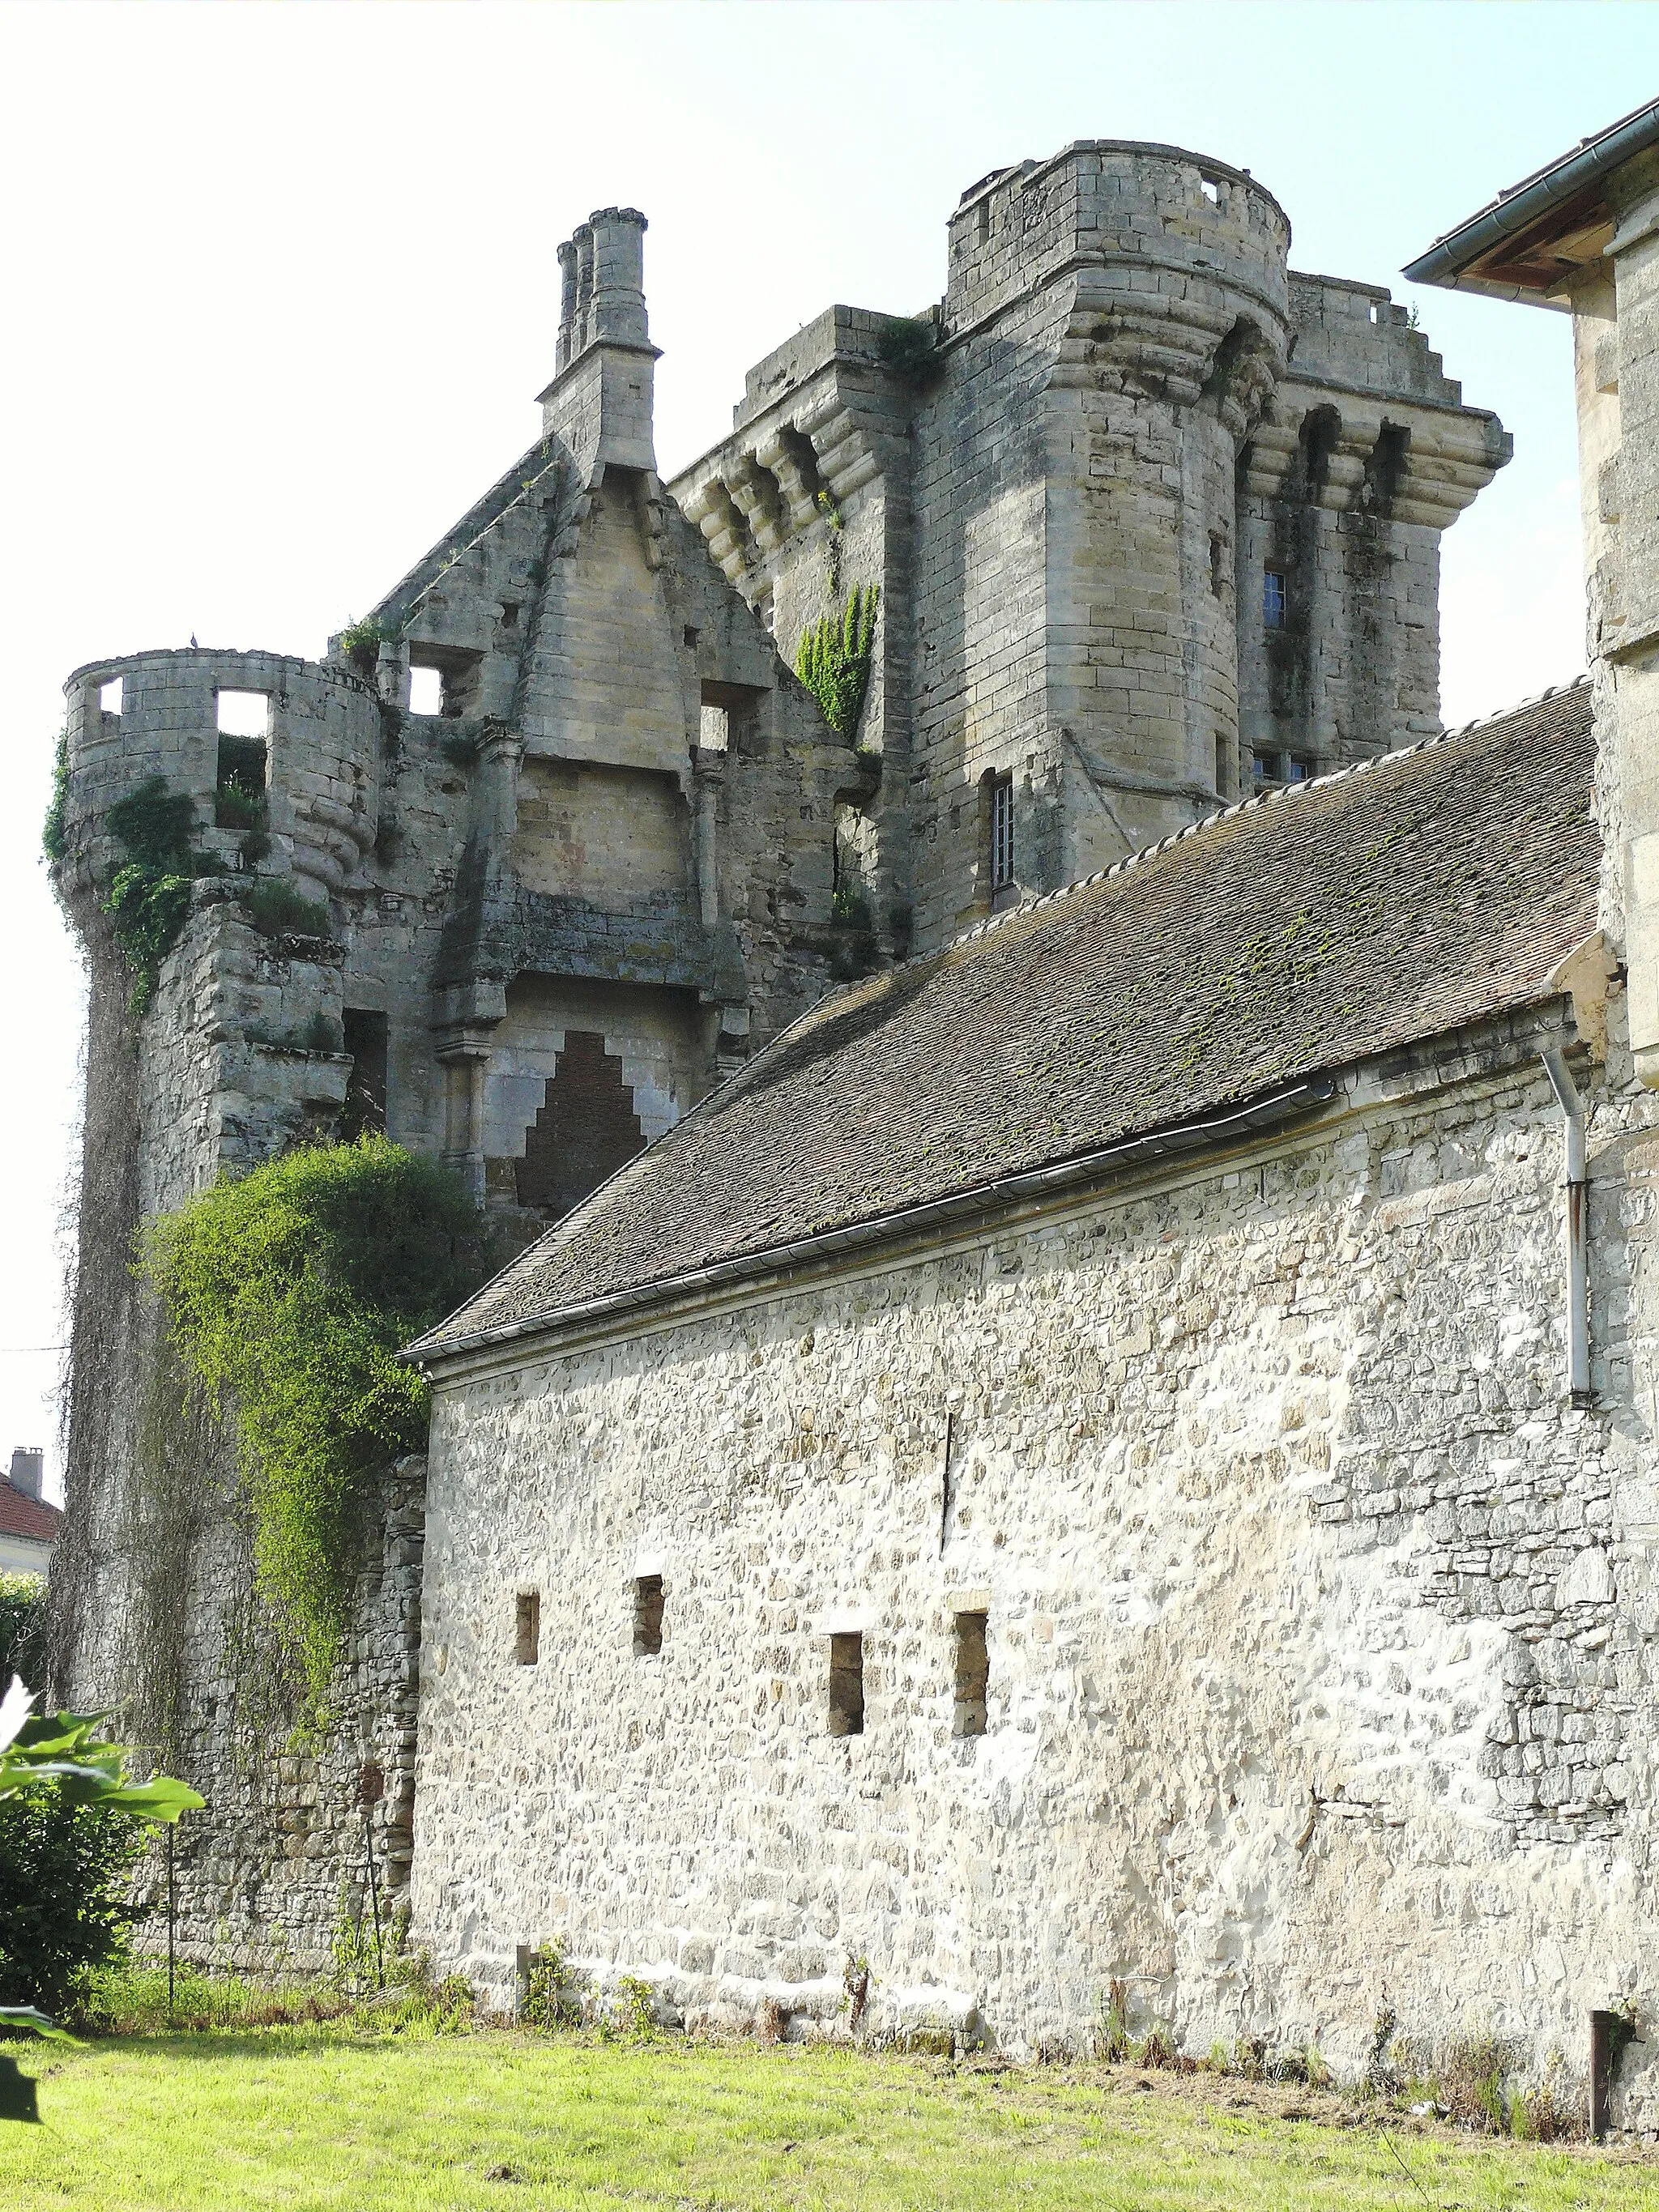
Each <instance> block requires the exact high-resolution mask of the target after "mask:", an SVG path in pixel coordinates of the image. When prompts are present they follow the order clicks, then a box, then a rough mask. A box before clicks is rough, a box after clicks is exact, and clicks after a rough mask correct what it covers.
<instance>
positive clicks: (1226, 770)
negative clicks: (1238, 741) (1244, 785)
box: [1215, 730, 1234, 799]
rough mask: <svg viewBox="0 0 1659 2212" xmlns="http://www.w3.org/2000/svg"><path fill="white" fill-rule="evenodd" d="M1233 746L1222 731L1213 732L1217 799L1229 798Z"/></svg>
mask: <svg viewBox="0 0 1659 2212" xmlns="http://www.w3.org/2000/svg"><path fill="white" fill-rule="evenodd" d="M1233 759H1234V754H1233V748H1232V746H1231V744H1230V743H1229V741H1228V739H1227V737H1226V734H1225V732H1224V731H1221V730H1218V731H1217V732H1216V733H1215V791H1216V797H1217V798H1218V799H1231V796H1232V787H1233Z"/></svg>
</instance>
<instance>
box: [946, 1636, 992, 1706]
mask: <svg viewBox="0 0 1659 2212" xmlns="http://www.w3.org/2000/svg"><path fill="white" fill-rule="evenodd" d="M989 1618H990V1616H989V1615H988V1614H987V1613H957V1616H956V1630H957V1695H956V1709H955V1712H954V1714H953V1716H952V1729H951V1732H952V1734H953V1735H984V1733H985V1691H986V1686H987V1683H988V1682H989V1680H990V1678H991V1661H990V1656H989V1654H988V1652H987V1649H986V1642H985V1631H986V1626H987V1621H988V1620H989Z"/></svg>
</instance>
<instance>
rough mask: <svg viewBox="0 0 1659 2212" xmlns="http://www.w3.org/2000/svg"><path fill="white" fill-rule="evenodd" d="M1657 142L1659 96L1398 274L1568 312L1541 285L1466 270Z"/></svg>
mask: <svg viewBox="0 0 1659 2212" xmlns="http://www.w3.org/2000/svg"><path fill="white" fill-rule="evenodd" d="M1656 145H1659V100H1650V102H1649V103H1648V105H1647V106H1645V107H1640V108H1638V109H1637V110H1636V112H1634V113H1633V114H1632V115H1627V116H1626V117H1625V118H1623V120H1622V121H1620V122H1619V123H1615V124H1613V125H1612V126H1611V128H1610V129H1608V130H1607V131H1603V132H1602V133H1601V136H1600V137H1597V138H1593V139H1591V140H1590V141H1589V143H1587V144H1585V145H1582V146H1576V147H1574V149H1572V151H1571V153H1570V154H1564V155H1562V156H1561V158H1560V159H1559V161H1552V162H1551V164H1550V165H1549V167H1547V168H1546V169H1541V170H1540V171H1539V172H1538V173H1537V175H1536V176H1534V177H1529V178H1528V179H1527V180H1526V181H1525V182H1524V183H1523V184H1520V185H1516V188H1515V190H1514V191H1512V192H1510V194H1509V195H1508V197H1506V198H1504V199H1501V200H1500V201H1499V202H1498V204H1497V205H1496V206H1495V207H1490V208H1483V209H1482V210H1481V211H1480V214H1479V215H1475V216H1470V217H1469V219H1468V222H1464V223H1460V224H1459V226H1458V228H1456V229H1455V230H1450V231H1448V232H1447V233H1446V234H1445V236H1444V237H1443V238H1438V239H1437V240H1435V242H1434V244H1433V245H1432V246H1431V247H1430V248H1429V250H1428V252H1426V253H1423V254H1419V256H1418V258H1417V259H1416V260H1415V261H1412V262H1408V263H1407V265H1406V267H1405V269H1404V270H1402V271H1401V274H1402V275H1403V276H1405V278H1406V281H1407V283H1411V284H1436V285H1438V286H1439V287H1440V288H1441V289H1442V290H1443V291H1448V292H1484V293H1486V294H1487V295H1489V296H1492V297H1495V298H1498V299H1507V300H1517V301H1522V303H1523V304H1524V305H1526V306H1528V307H1555V308H1559V309H1562V310H1565V311H1567V312H1571V308H1570V303H1569V302H1568V301H1565V300H1562V299H1558V298H1555V297H1553V296H1552V295H1551V294H1550V293H1549V292H1547V291H1546V290H1544V289H1542V288H1538V289H1533V288H1530V287H1528V286H1525V285H1519V284H1517V285H1513V286H1507V285H1503V284H1499V283H1492V282H1491V281H1489V280H1487V279H1485V278H1482V277H1480V276H1469V275H1468V274H1466V273H1465V272H1466V271H1467V270H1468V269H1469V268H1470V266H1471V264H1473V263H1474V262H1476V261H1478V260H1480V258H1482V256H1484V255H1486V254H1488V253H1490V252H1492V249H1493V247H1494V246H1500V245H1502V244H1503V243H1504V240H1507V239H1512V238H1516V237H1519V236H1520V234H1522V232H1523V231H1525V230H1527V229H1528V228H1531V226H1532V225H1533V224H1534V223H1535V222H1538V221H1539V219H1540V218H1541V216H1546V215H1547V214H1549V213H1550V212H1551V211H1552V210H1553V209H1555V208H1558V207H1559V206H1560V205H1561V204H1562V203H1563V202H1564V201H1566V200H1570V199H1572V198H1574V197H1577V195H1578V194H1580V193H1582V192H1583V191H1586V190H1588V189H1590V188H1592V187H1593V186H1594V185H1596V184H1597V183H1599V182H1600V181H1601V179H1603V178H1606V177H1609V176H1611V175H1612V174H1613V172H1614V171H1615V170H1616V169H1619V168H1622V167H1623V166H1624V165H1625V163H1626V162H1627V161H1633V160H1634V159H1635V157H1636V156H1637V155H1638V154H1643V153H1645V152H1646V151H1647V150H1648V149H1649V148H1650V147H1652V146H1656Z"/></svg>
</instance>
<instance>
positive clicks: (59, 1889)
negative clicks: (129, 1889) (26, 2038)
mask: <svg viewBox="0 0 1659 2212" xmlns="http://www.w3.org/2000/svg"><path fill="white" fill-rule="evenodd" d="M143 1849H144V1832H143V1826H142V1825H141V1824H140V1823H139V1822H138V1821H137V1820H133V1819H132V1818H131V1816H130V1815H128V1814H125V1813H122V1812H119V1811H118V1810H116V1809H114V1808H112V1807H110V1806H106V1805H96V1804H94V1805H77V1804H74V1803H72V1802H70V1799H69V1797H68V1796H67V1795H66V1793H65V1790H64V1784H62V1783H59V1782H54V1783H51V1784H46V1786H45V1787H43V1788H40V1789H37V1790H25V1791H20V1792H19V1793H18V1794H17V1795H16V1796H10V1797H3V1798H0V2004H8V2005H40V2006H44V2008H46V2011H48V2012H52V2013H55V2012H58V2011H61V2010H62V2009H63V2008H64V2006H65V2005H66V2004H68V2003H70V2002H72V2001H73V1999H74V1998H75V1996H76V1994H77V1992H78V1991H79V1990H80V1989H81V1987H82V1984H83V1982H84V1979H85V1978H86V1976H87V1975H88V1973H89V1972H91V1971H92V1970H93V1969H94V1967H98V1966H108V1965H110V1964H111V1963H112V1961H114V1960H118V1959H121V1958H123V1957H125V1954H126V1950H127V1943H128V1936H129V1931H130V1930H131V1927H132V1925H133V1923H135V1921H137V1920H139V1919H141V1918H142V1917H143V1914H142V1912H140V1911H137V1910H135V1909H134V1907H132V1906H131V1905H129V1904H128V1903H127V1899H126V1877H127V1875H128V1872H129V1871H130V1869H131V1867H132V1865H133V1863H134V1861H135V1860H137V1859H138V1858H139V1857H142V1856H143Z"/></svg>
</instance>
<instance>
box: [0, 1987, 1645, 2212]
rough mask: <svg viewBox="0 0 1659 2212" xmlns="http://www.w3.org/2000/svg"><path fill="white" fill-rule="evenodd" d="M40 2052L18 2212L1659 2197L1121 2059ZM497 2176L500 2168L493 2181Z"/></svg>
mask: <svg viewBox="0 0 1659 2212" xmlns="http://www.w3.org/2000/svg"><path fill="white" fill-rule="evenodd" d="M11 2047H12V2049H13V2050H14V2051H18V2050H20V2049H21V2046H19V2045H12V2046H11ZM25 2056H26V2057H27V2067H28V2070H31V2071H33V2072H35V2073H36V2074H38V2075H40V2112H41V2118H42V2121H43V2122H44V2124H43V2125H41V2126H40V2127H29V2126H26V2125H23V2124H16V2123H11V2124H4V2125H3V2126H0V2206H3V2207H5V2208H6V2212H13V2208H21V2209H22V2212H34V2208H45V2207H47V2206H50V2207H52V2208H64V2207H67V2208H71V2212H73V2208H86V2212H94V2208H95V2212H139V2209H140V2208H142V2212H181V2208H185V2207H188V2208H191V2212H197V2208H201V2212H215V2208H219V2207H231V2206H234V2207H237V2208H242V2207H265V2206H270V2207H273V2208H274V2207H277V2206H281V2207H283V2208H284V2212H313V2208H315V2212H321V2208H325V2207H326V2208H330V2212H332V2208H336V2207H338V2208H341V2212H392V2208H398V2212H403V2208H405V2207H407V2208H410V2212H413V2209H414V2208H416V2207H418V2208H420V2212H459V2208H467V2209H468V2212H471V2208H473V2207H490V2208H501V2212H517V2209H518V2208H520V2207H525V2208H527V2207H554V2206H556V2207H560V2208H565V2207H570V2208H574V2207H599V2206H611V2205H617V2204H634V2205H660V2206H663V2207H669V2208H691V2207H696V2208H713V2207H721V2208H724V2207H742V2208H744V2212H750V2208H753V2212H783V2208H794V2207H799V2208H803V2212H805V2208H811V2212H819V2208H823V2212H829V2208H831V2207H834V2208H836V2212H888V2208H895V2212H896V2208H899V2207H904V2208H912V2207H916V2208H920V2207H933V2206H951V2207H957V2206H961V2207H966V2208H981V2207H983V2208H986V2209H987V2212H989V2208H991V2207H993V2206H995V2207H998V2208H1001V2207H1004V2206H1006V2205H1011V2204H1012V2205H1017V2206H1021V2207H1024V2206H1030V2207H1033V2208H1053V2212H1060V2208H1062V2207H1064V2208H1066V2212H1071V2208H1074V2207H1078V2206H1102V2207H1108V2206H1109V2207H1113V2208H1121V2212H1130V2208H1133V2212H1166V2209H1167V2212H1175V2208H1181V2212H1187V2208H1189V2207H1190V2208H1193V2212H1198V2208H1210V2207H1215V2206H1227V2207H1240V2208H1261V2212H1303V2208H1312V2207H1318V2208H1321V2209H1323V2208H1325V2207H1330V2208H1333V2212H1334V2208H1337V2207H1341V2208H1343V2212H1351V2208H1358V2207H1366V2206H1373V2205H1374V2206H1378V2207H1383V2206H1387V2207H1397V2206H1401V2205H1416V2206H1421V2205H1422V2204H1423V2203H1425V2202H1426V2203H1429V2204H1431V2205H1435V2206H1441V2207H1445V2208H1450V2207H1453V2206H1456V2207H1460V2208H1475V2207H1479V2208H1483V2212H1484V2208H1487V2207H1492V2208H1500V2207H1501V2208H1504V2212H1522V2208H1525V2212H1556V2208H1565V2207H1570V2206H1595V2207H1598V2208H1599V2207H1603V2206H1605V2207H1609V2208H1615V2207H1624V2206H1637V2205H1649V2206H1650V2205H1653V2204H1655V2203H1659V2167H1656V2166H1654V2165H1651V2164H1645V2163H1634V2162H1628V2161H1623V2162H1621V2161H1620V2160H1617V2159H1616V2158H1613V2157H1610V2156H1608V2155H1607V2154H1604V2153H1599V2152H1595V2151H1591V2150H1587V2149H1583V2148H1574V2149H1563V2148H1547V2149H1540V2148H1530V2147H1528V2146H1525V2145H1515V2144H1505V2143H1501V2142H1481V2141H1479V2140H1476V2139H1474V2138H1455V2137H1452V2136H1449V2135H1448V2134H1447V2133H1446V2132H1445V2131H1444V2130H1437V2131H1432V2132H1427V2133H1425V2132H1422V2131H1413V2130H1412V2128H1411V2124H1410V2123H1406V2124H1403V2126H1402V2124H1398V2123H1396V2124H1393V2125H1391V2127H1390V2130H1389V2134H1390V2137H1391V2139H1392V2141H1393V2142H1394V2143H1395V2146H1396V2148H1397V2149H1398V2152H1399V2154H1400V2157H1401V2158H1402V2159H1403V2160H1404V2161H1405V2164H1406V2166H1408V2167H1409V2169H1410V2173H1411V2177H1412V2178H1411V2179H1408V2178H1407V2174H1406V2173H1405V2172H1402V2170H1401V2165H1400V2163H1399V2162H1398V2161H1397V2160H1396V2159H1395V2156H1394V2155H1393V2154H1391V2153H1390V2151H1389V2148H1388V2146H1387V2144H1386V2143H1385V2142H1383V2140H1382V2138H1381V2137H1380V2136H1379V2135H1378V2134H1377V2132H1376V2129H1375V2128H1374V2127H1373V2126H1370V2125H1368V2124H1349V2125H1340V2124H1322V2123H1319V2122H1316V2121H1313V2120H1294V2119H1284V2118H1272V2117H1269V2116H1267V2114H1265V2113H1264V2112H1261V2111H1260V2110H1257V2109H1254V2108H1251V2107H1250V2106H1249V2100H1245V2099H1243V2098H1241V2097H1237V2095H1236V2093H1237V2087H1238V2085H1237V2084H1233V2083H1229V2082H1226V2081H1218V2082H1215V2083H1213V2084H1205V2085H1203V2086H1202V2087H1200V2088H1197V2089H1194V2087H1190V2086H1188V2087H1181V2088H1177V2087H1175V2086H1173V2085H1172V2084H1170V2082H1168V2081H1164V2080H1159V2081H1155V2083H1154V2086H1153V2087H1152V2088H1151V2089H1150V2091H1148V2090H1144V2089H1139V2088H1138V2087H1137V2086H1136V2076H1135V2075H1134V2074H1133V2071H1132V2070H1129V2069H1116V2070H1112V2071H1107V2070H1100V2071H1093V2072H1082V2071H1079V2072H1076V2073H1071V2072H1067V2073H1060V2072H1056V2071H1053V2070H1049V2069H1036V2070H1032V2071H1027V2072H1021V2073H1012V2072H1006V2073H991V2072H981V2071H975V2070H972V2069H967V2068H962V2069H952V2068H951V2067H950V2066H949V2065H948V2064H945V2063H939V2062H930V2061H925V2060H918V2059H898V2058H892V2057H869V2056H866V2055H863V2054H860V2053H855V2052H849V2051H837V2050H832V2049H825V2048H823V2047H817V2048H811V2047H805V2048H803V2047H786V2048H783V2049H778V2050H764V2049H761V2048H759V2047H757V2046H754V2045H699V2044H692V2043H683V2042H680V2041H678V2040H667V2041H659V2042H653V2043H650V2044H647V2045H633V2044H616V2043H613V2044H610V2045H604V2044H600V2043H599V2042H596V2041H595V2040H593V2039H591V2038H588V2037H586V2036H574V2035H573V2036H561V2037H558V2038H556V2039H544V2040H538V2039H532V2038H531V2037H528V2036H524V2035H519V2034H512V2033H505V2032H490V2033H476V2034H459V2035H437V2036H433V2035H429V2034H428V2035H427V2036H424V2037H422V2036H410V2035H406V2034H405V2035H395V2036H394V2035H380V2036H371V2035H368V2034H366V2033H364V2032H363V2029H362V2023H361V2021H359V2022H357V2023H355V2024H343V2023H336V2024H333V2025H319V2026H313V2027H277V2028H271V2029H266V2030H263V2031H247V2032H244V2033H208V2034H197V2035H170V2036H169V2035H158V2036H144V2037H132V2038H121V2039H112V2040H111V2041H109V2042H106V2043H99V2044H88V2045H85V2046H83V2047H82V2048H81V2049H79V2050H77V2051H52V2052H50V2053H49V2052H47V2051H46V2049H45V2047H44V2046H40V2045H36V2046H32V2047H30V2048H29V2049H28V2051H27V2053H26V2054H25ZM1230 2100H1231V2101H1232V2102H1233V2103H1234V2105H1235V2106H1240V2105H1242V2106H1245V2107H1246V2108H1245V2109H1236V2108H1235V2109H1229V2106H1230ZM1323 2102H1324V2106H1325V2108H1326V2109H1328V2111H1330V2112H1336V2111H1337V2109H1338V2107H1337V2105H1336V2101H1335V2100H1323ZM501 2167H507V2168H510V2169H511V2172H510V2175H501V2174H500V2173H499V2172H498V2173H497V2174H496V2175H495V2178H492V2169H500V2168H501Z"/></svg>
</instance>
